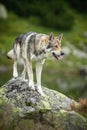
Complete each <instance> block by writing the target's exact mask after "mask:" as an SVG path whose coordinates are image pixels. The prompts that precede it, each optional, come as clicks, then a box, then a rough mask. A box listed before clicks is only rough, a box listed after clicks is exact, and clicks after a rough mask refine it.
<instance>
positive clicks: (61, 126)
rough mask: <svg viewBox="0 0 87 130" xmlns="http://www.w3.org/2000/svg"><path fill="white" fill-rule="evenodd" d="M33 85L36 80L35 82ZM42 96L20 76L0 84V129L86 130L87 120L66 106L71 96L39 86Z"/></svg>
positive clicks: (70, 100) (68, 105) (68, 104)
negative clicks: (0, 85) (43, 94)
mask: <svg viewBox="0 0 87 130" xmlns="http://www.w3.org/2000/svg"><path fill="white" fill-rule="evenodd" d="M35 86H36V84H35ZM42 89H43V91H44V93H45V96H44V97H43V96H41V95H40V94H39V93H38V92H37V90H35V91H33V90H31V89H30V88H29V86H28V82H27V81H24V80H23V79H21V78H19V77H18V78H16V79H11V80H9V81H8V82H7V83H5V84H4V85H3V86H2V87H1V88H0V129H1V130H8V129H9V130H22V129H23V130H87V120H86V118H85V117H83V116H82V115H80V114H78V113H76V112H75V111H73V110H72V109H71V107H70V104H71V103H72V102H74V103H76V102H75V101H74V100H72V99H70V98H68V97H67V96H65V95H64V94H62V93H60V92H57V91H55V90H51V89H48V88H46V87H42Z"/></svg>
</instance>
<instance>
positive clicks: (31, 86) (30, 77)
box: [26, 59, 35, 90]
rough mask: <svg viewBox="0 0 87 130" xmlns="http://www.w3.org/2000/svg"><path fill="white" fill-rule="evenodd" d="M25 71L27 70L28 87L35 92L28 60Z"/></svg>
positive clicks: (30, 65) (30, 64)
mask: <svg viewBox="0 0 87 130" xmlns="http://www.w3.org/2000/svg"><path fill="white" fill-rule="evenodd" d="M26 70H27V74H28V79H29V87H30V88H31V89H33V90H35V88H34V78H33V69H32V63H31V62H30V61H29V60H28V59H27V60H26Z"/></svg>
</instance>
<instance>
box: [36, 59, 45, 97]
mask: <svg viewBox="0 0 87 130" xmlns="http://www.w3.org/2000/svg"><path fill="white" fill-rule="evenodd" d="M43 63H44V61H43V60H41V61H39V62H37V63H36V79H37V90H38V92H39V93H40V94H41V95H42V96H44V93H43V90H42V88H41V73H42V68H43Z"/></svg>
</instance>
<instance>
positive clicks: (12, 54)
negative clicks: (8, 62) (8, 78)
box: [7, 43, 20, 60]
mask: <svg viewBox="0 0 87 130" xmlns="http://www.w3.org/2000/svg"><path fill="white" fill-rule="evenodd" d="M7 57H8V58H9V59H13V60H18V59H19V58H20V45H19V44H16V43H15V44H14V47H13V49H11V50H10V51H9V52H8V53H7Z"/></svg>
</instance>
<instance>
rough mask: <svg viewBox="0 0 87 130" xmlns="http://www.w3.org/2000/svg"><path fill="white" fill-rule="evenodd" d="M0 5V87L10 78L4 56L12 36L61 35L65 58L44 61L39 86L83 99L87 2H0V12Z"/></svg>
mask: <svg viewBox="0 0 87 130" xmlns="http://www.w3.org/2000/svg"><path fill="white" fill-rule="evenodd" d="M2 4H3V5H4V6H5V7H6V10H7V13H6V14H7V16H6V17H4V18H3V17H1V16H2V15H3V11H2V12H0V86H1V85H3V84H4V83H5V82H7V81H8V80H9V79H10V78H11V77H12V64H13V62H12V61H11V60H8V59H7V58H6V53H7V52H8V51H9V50H10V49H11V48H12V46H13V42H14V39H15V37H16V36H18V35H19V34H21V33H25V32H28V31H34V32H35V31H36V32H38V33H46V34H50V32H53V33H54V34H55V36H57V35H59V33H61V32H62V33H63V34H64V37H63V40H62V47H63V50H64V52H65V57H64V59H62V60H60V61H56V60H54V61H53V60H52V61H51V60H49V61H46V63H45V64H44V69H43V73H42V85H43V86H46V87H49V88H52V89H55V90H57V91H60V92H62V93H64V94H66V95H67V96H69V97H71V98H75V99H78V98H81V97H87V7H86V5H87V0H83V1H81V0H76V1H73V0H70V1H69V0H61V1H58V0H38V1H36V0H25V1H23V0H18V1H17V0H15V1H14V0H9V1H8V0H4V1H3V0H1V4H0V8H1V6H2ZM33 68H34V71H35V66H34V67H33ZM19 71H20V70H19Z"/></svg>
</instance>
